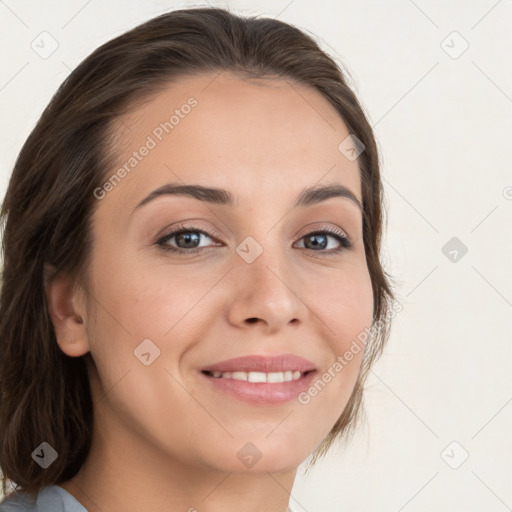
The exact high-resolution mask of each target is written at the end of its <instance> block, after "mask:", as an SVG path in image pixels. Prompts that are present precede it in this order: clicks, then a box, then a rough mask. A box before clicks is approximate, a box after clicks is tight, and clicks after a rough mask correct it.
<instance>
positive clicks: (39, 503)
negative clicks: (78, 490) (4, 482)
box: [0, 485, 87, 512]
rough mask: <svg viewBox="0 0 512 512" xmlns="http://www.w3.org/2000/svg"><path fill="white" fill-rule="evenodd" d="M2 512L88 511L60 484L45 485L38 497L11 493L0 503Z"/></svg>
mask: <svg viewBox="0 0 512 512" xmlns="http://www.w3.org/2000/svg"><path fill="white" fill-rule="evenodd" d="M0 512H87V509H86V508H85V507H84V506H83V505H82V504H81V503H80V502H79V501H78V500H77V499H76V498H75V497H74V496H73V495H72V494H70V493H69V492H68V491H66V490H65V489H63V488H62V487H59V486H58V485H48V486H46V487H43V488H42V489H41V490H40V491H39V493H38V495H37V496H36V497H33V496H30V495H29V494H27V493H24V492H18V493H11V494H9V495H8V496H7V497H6V498H5V499H4V500H3V501H2V502H1V503H0Z"/></svg>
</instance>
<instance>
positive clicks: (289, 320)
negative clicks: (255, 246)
mask: <svg viewBox="0 0 512 512" xmlns="http://www.w3.org/2000/svg"><path fill="white" fill-rule="evenodd" d="M236 267H237V268H236V270H235V272H233V275H232V277H231V278H232V279H233V283H234V290H233V291H234V293H233V294H232V299H231V302H230V303H229V306H228V313H227V314H228V319H229V322H230V323H231V324H232V325H235V326H237V327H242V328H245V329H247V328H250V327H252V328H260V329H263V330H264V331H265V333H266V334H272V333H275V332H277V331H280V330H282V329H283V328H286V327H287V326H292V327H296V326H298V325H299V324H300V323H301V322H304V320H305V318H306V315H307V314H308V308H307V306H306V304H305V303H304V302H303V298H302V297H300V295H299V292H300V290H299V288H300V283H299V280H298V279H297V276H296V275H295V276H294V275H293V274H294V273H293V271H292V270H293V269H292V268H291V267H290V264H289V262H287V261H285V258H284V256H283V255H281V257H280V258H278V257H270V251H268V250H264V251H263V252H262V254H260V256H258V258H257V259H256V260H255V261H253V262H252V263H247V262H246V261H244V260H243V259H242V258H240V259H239V260H238V261H237V262H236Z"/></svg>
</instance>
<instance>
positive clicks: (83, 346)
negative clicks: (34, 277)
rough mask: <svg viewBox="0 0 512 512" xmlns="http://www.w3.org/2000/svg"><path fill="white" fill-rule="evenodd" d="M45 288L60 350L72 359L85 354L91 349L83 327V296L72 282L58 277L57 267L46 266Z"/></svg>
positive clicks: (65, 277)
mask: <svg viewBox="0 0 512 512" xmlns="http://www.w3.org/2000/svg"><path fill="white" fill-rule="evenodd" d="M44 284H45V290H46V300H47V303H48V312H49V314H50V317H51V319H52V323H53V327H54V329H55V336H56V338H57V343H58V345H59V347H60V349H61V350H62V351H63V352H64V353H65V354H67V355H68V356H71V357H78V356H82V355H84V354H86V353H87V352H89V349H90V347H89V340H88V338H87V331H86V328H85V323H84V318H86V315H85V313H86V311H85V301H84V300H83V299H84V297H83V294H82V293H81V292H79V291H77V290H74V289H73V284H74V281H73V279H71V278H70V277H69V276H68V275H66V274H63V273H57V272H56V269H55V267H53V266H52V265H49V264H45V266H44Z"/></svg>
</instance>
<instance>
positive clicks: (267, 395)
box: [200, 370, 316, 405]
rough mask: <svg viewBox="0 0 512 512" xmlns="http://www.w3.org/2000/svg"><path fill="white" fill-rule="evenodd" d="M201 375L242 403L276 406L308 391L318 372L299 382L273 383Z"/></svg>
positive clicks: (313, 372) (314, 371)
mask: <svg viewBox="0 0 512 512" xmlns="http://www.w3.org/2000/svg"><path fill="white" fill-rule="evenodd" d="M200 374H201V376H202V377H203V378H204V379H207V382H209V384H210V385H211V386H213V387H214V388H215V389H217V390H219V391H221V392H223V393H225V394H227V395H229V396H232V397H234V398H236V399H238V400H240V401H242V402H247V403H250V404H253V405H258V404H259V405H274V404H282V403H285V402H289V401H290V400H293V399H294V398H296V397H297V396H298V395H299V394H300V393H302V392H304V391H306V390H307V389H308V388H309V387H310V385H311V381H312V379H313V378H314V376H315V374H316V370H313V371H312V372H309V373H307V374H306V375H301V376H300V378H298V379H297V380H290V381H287V382H273V383H268V382H249V381H245V380H238V379H225V378H223V377H220V378H217V377H211V376H209V375H206V374H204V373H203V372H200Z"/></svg>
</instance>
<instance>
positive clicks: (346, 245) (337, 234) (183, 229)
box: [156, 225, 352, 254]
mask: <svg viewBox="0 0 512 512" xmlns="http://www.w3.org/2000/svg"><path fill="white" fill-rule="evenodd" d="M187 232H193V233H201V234H203V235H207V236H208V237H210V238H213V239H216V238H220V235H219V234H218V233H217V232H215V231H214V230H209V229H197V228H195V227H194V226H185V225H181V226H180V227H179V228H177V229H175V230H174V231H171V232H170V233H168V234H166V235H164V236H163V237H162V238H160V239H159V240H157V242H156V245H158V246H159V247H160V249H162V250H163V251H165V252H172V253H175V254H196V253H198V252H201V251H203V250H204V249H207V248H205V247H198V248H195V249H181V248H179V247H172V246H170V245H168V244H167V243H166V242H167V241H168V240H169V239H171V238H173V237H175V236H177V235H179V234H181V233H187ZM324 234H327V235H330V236H332V237H333V238H335V239H336V240H337V241H338V242H339V243H340V247H339V248H338V249H331V250H327V251H326V250H319V251H315V250H314V249H309V250H310V251H313V252H320V253H323V254H339V253H341V252H343V251H345V250H346V249H350V248H351V247H352V242H351V240H350V238H348V237H347V236H346V235H345V234H344V233H343V232H342V231H341V230H339V229H337V228H327V229H322V230H317V231H311V232H310V233H307V234H305V235H303V236H302V237H301V238H300V240H302V239H303V238H305V237H307V236H312V235H324ZM305 249H307V248H305Z"/></svg>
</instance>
